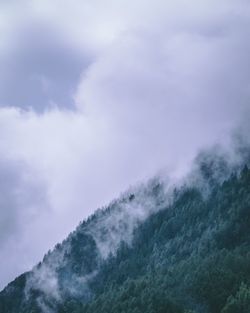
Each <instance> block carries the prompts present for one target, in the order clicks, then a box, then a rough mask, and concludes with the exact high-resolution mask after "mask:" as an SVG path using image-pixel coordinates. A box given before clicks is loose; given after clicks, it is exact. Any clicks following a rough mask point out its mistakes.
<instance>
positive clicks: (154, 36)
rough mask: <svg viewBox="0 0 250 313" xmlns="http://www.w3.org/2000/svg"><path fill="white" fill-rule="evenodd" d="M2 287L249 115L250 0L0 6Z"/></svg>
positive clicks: (15, 2)
mask: <svg viewBox="0 0 250 313" xmlns="http://www.w3.org/2000/svg"><path fill="white" fill-rule="evenodd" d="M0 38H1V40H0V264H1V266H0V288H2V287H4V285H6V284H7V283H8V282H9V281H11V280H12V279H14V278H15V277H16V276H17V275H19V274H21V273H22V272H23V271H25V270H28V269H30V268H31V267H32V266H33V265H34V264H35V263H37V262H38V261H39V260H40V259H41V258H42V256H43V254H44V253H45V252H46V251H47V250H48V249H49V248H52V247H53V246H54V245H55V244H56V243H57V242H58V241H61V240H62V239H63V238H64V237H65V236H66V235H67V234H68V233H69V232H70V231H72V230H73V229H74V227H75V226H76V225H77V224H78V223H79V222H80V220H82V219H83V218H85V217H87V216H88V215H89V214H90V213H92V212H93V211H94V210H95V209H96V208H98V207H100V206H103V205H105V204H107V203H108V202H109V201H110V200H112V198H114V197H117V196H118V195H119V194H120V192H121V191H124V190H126V189H127V188H128V187H129V186H131V185H133V184H135V183H136V182H138V181H140V180H143V179H146V178H147V177H150V176H151V175H153V174H155V173H157V172H158V171H159V170H162V169H164V170H166V171H168V172H170V173H171V174H172V175H181V174H182V173H183V172H185V171H186V169H187V168H188V165H189V162H190V160H191V159H192V158H193V157H194V155H195V154H196V153H197V151H199V149H201V148H203V147H207V146H209V145H212V144H214V143H216V142H223V143H225V142H228V141H229V139H228V138H229V134H230V132H231V131H232V130H234V129H235V128H237V127H238V126H239V125H242V123H243V120H244V121H248V120H249V118H250V115H249V107H250V104H249V96H250V70H249V69H250V58H249V56H250V4H249V1H248V0H219V1H218V0H216V1H215V0H203V1H200V0H197V1H195V0H191V1H190V0H188V1H187V0H186V1H184V0H172V1H170V0H154V1H149V0H143V1H142V0H131V1H130V0H126V1H125V0H84V1H83V0H75V1H70V0H60V1H59V0H33V1H32V0H30V1H28V0H27V1H26V0H23V1H20V0H12V1H4V0H2V1H0Z"/></svg>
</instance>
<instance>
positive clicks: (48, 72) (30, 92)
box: [0, 22, 91, 113]
mask: <svg viewBox="0 0 250 313" xmlns="http://www.w3.org/2000/svg"><path fill="white" fill-rule="evenodd" d="M0 62H1V67H2V70H1V73H0V105H1V106H15V107H19V108H21V109H25V110H28V109H33V110H34V111H36V112H38V113H42V112H44V111H46V110H49V109H51V108H53V107H59V108H61V109H70V110H74V109H75V105H74V99H73V96H74V93H75V88H76V85H77V83H78V80H79V79H80V76H81V73H82V72H83V70H84V69H85V68H86V67H87V66H88V65H89V64H90V62H91V59H90V56H89V55H88V54H87V52H86V53H85V55H84V53H83V52H81V51H78V50H77V49H76V48H74V47H73V45H71V44H70V43H69V42H67V40H66V39H64V38H62V36H60V34H59V33H58V32H56V31H54V30H53V28H51V27H47V26H46V25H36V23H35V22H33V23H29V24H28V25H25V26H23V27H21V29H19V30H18V31H16V34H13V39H12V43H11V45H10V46H9V47H8V50H7V53H6V54H5V56H3V57H2V60H0Z"/></svg>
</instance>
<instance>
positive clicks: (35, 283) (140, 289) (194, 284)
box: [0, 155, 250, 313]
mask: <svg viewBox="0 0 250 313" xmlns="http://www.w3.org/2000/svg"><path fill="white" fill-rule="evenodd" d="M197 163H198V164H197V166H196V171H194V173H193V174H192V175H189V177H188V179H186V180H184V181H183V182H182V184H179V185H178V186H177V185H176V186H172V187H171V188H167V187H166V185H165V183H162V182H161V181H160V180H157V179H154V180H152V181H150V182H149V183H147V184H145V185H144V186H140V187H138V188H135V190H134V191H133V190H132V191H131V190H130V191H129V192H127V193H126V194H124V195H123V196H121V198H119V199H117V200H115V201H114V202H112V203H111V204H110V205H109V206H108V207H107V208H104V209H102V210H99V211H97V212H96V213H95V214H94V215H92V216H91V217H90V218H89V219H88V220H86V221H84V222H82V223H81V224H80V225H79V226H78V228H77V229H76V230H75V231H74V232H73V233H71V234H70V235H69V237H68V238H67V239H66V240H65V241H64V242H62V244H59V245H57V246H56V247H55V249H54V250H53V251H52V252H49V253H48V254H47V255H46V256H45V257H44V259H43V261H42V262H41V263H40V264H38V265H37V266H36V267H35V268H34V269H33V270H32V271H31V272H28V273H25V274H23V275H21V276H20V277H18V278H17V279H16V280H15V281H14V282H12V283H10V284H9V285H8V286H7V287H6V288H5V289H4V290H3V291H2V292H1V293H0V312H1V313H17V312H18V313H31V312H32V313H40V312H43V313H45V312H46V313H47V312H48V313H50V312H54V313H94V312H95V313H97V312H98V313H99V312H102V313H184V312H186V313H187V312H189V313H191V312H193V313H249V312H250V169H249V168H248V165H247V162H245V164H241V165H239V166H238V167H230V166H229V165H228V163H227V162H226V161H225V160H224V159H221V158H217V157H216V156H214V157H211V156H209V157H207V156H205V155H203V156H202V157H200V158H198V159H197Z"/></svg>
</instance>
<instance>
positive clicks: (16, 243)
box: [0, 157, 49, 288]
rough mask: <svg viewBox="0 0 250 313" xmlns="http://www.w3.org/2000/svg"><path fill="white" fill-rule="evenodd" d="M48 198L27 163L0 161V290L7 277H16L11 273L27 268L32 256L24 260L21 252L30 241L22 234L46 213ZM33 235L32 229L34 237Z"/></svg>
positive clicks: (44, 189) (8, 160)
mask: <svg viewBox="0 0 250 313" xmlns="http://www.w3.org/2000/svg"><path fill="white" fill-rule="evenodd" d="M47 198H48V195H47V190H46V186H45V185H44V183H43V182H42V181H41V180H40V178H38V177H37V176H36V175H35V172H34V171H32V169H30V168H29V166H27V164H25V163H24V162H22V161H18V160H11V159H8V158H4V157H1V158H0V249H1V253H0V262H1V264H4V271H1V273H0V288H2V287H4V285H5V284H6V283H7V282H8V281H9V279H10V277H12V279H13V278H15V274H13V271H14V272H15V271H19V272H20V271H24V270H26V269H27V267H29V266H30V264H29V262H30V261H29V260H28V259H29V257H31V255H29V257H28V258H27V255H25V254H22V253H23V251H22V249H23V248H24V247H25V246H26V245H29V241H30V243H32V240H30V239H29V238H25V235H24V234H25V230H26V228H27V229H29V228H30V225H31V224H33V223H34V222H35V221H36V220H37V219H39V218H40V217H41V216H42V215H43V214H44V213H45V212H46V210H47V212H49V204H48V202H47ZM41 212H43V213H41ZM35 232H36V231H35V229H33V236H34V238H36V233H35ZM29 236H32V235H31V234H29ZM27 240H28V241H27ZM26 249H27V246H26ZM32 249H34V247H30V248H28V249H27V250H26V253H27V254H30V253H32V252H31V250H32ZM34 250H36V249H34ZM19 253H20V254H19ZM17 258H18V260H19V261H18V262H17V261H16V260H17ZM33 261H35V259H33Z"/></svg>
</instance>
